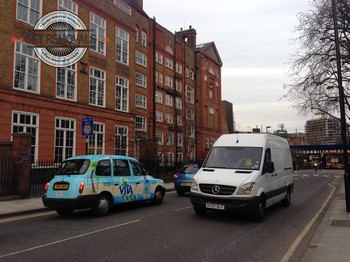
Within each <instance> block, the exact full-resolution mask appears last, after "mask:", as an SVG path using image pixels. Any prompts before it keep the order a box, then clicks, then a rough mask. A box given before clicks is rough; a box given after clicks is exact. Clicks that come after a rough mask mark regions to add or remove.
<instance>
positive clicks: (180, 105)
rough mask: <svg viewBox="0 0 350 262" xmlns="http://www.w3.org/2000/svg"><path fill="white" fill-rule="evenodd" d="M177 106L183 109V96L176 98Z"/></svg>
mask: <svg viewBox="0 0 350 262" xmlns="http://www.w3.org/2000/svg"><path fill="white" fill-rule="evenodd" d="M175 107H176V108H177V109H182V99H181V98H179V97H176V99H175Z"/></svg>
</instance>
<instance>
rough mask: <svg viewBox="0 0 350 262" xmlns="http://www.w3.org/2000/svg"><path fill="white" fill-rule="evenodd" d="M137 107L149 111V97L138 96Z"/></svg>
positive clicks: (136, 97)
mask: <svg viewBox="0 0 350 262" xmlns="http://www.w3.org/2000/svg"><path fill="white" fill-rule="evenodd" d="M135 106H136V107H140V108H144V109H147V97H146V96H143V95H140V94H136V95H135Z"/></svg>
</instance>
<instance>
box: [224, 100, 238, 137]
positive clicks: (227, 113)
mask: <svg viewBox="0 0 350 262" xmlns="http://www.w3.org/2000/svg"><path fill="white" fill-rule="evenodd" d="M221 107H222V114H223V117H222V132H223V133H224V134H232V133H233V132H234V131H235V130H234V119H233V109H232V103H230V102H228V101H226V100H223V101H222V102H221Z"/></svg>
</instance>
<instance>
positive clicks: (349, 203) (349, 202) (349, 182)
mask: <svg viewBox="0 0 350 262" xmlns="http://www.w3.org/2000/svg"><path fill="white" fill-rule="evenodd" d="M332 8H333V22H334V40H335V49H336V59H337V75H338V90H339V106H340V123H341V135H342V140H343V165H344V186H345V200H346V212H350V192H349V190H350V174H349V163H348V147H347V137H346V136H347V132H346V131H347V126H346V119H345V105H344V88H343V83H342V82H343V81H342V74H341V64H340V49H339V35H338V22H337V8H336V4H335V0H332Z"/></svg>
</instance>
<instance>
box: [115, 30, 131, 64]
mask: <svg viewBox="0 0 350 262" xmlns="http://www.w3.org/2000/svg"><path fill="white" fill-rule="evenodd" d="M115 59H116V61H117V62H120V63H122V64H125V65H128V64H129V33H128V32H126V31H125V30H123V29H121V28H118V27H117V28H116V58H115Z"/></svg>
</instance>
